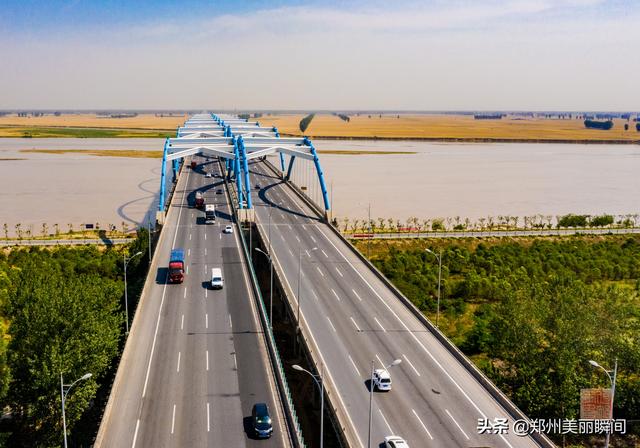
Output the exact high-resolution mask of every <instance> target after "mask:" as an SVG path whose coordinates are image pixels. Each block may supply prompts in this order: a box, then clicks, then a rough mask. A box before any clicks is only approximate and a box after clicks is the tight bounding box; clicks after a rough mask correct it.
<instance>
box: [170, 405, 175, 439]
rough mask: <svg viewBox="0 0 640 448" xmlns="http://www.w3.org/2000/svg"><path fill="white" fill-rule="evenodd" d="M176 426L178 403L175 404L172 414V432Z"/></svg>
mask: <svg viewBox="0 0 640 448" xmlns="http://www.w3.org/2000/svg"><path fill="white" fill-rule="evenodd" d="M175 426H176V404H175V403H174V404H173V415H172V416H171V434H173V430H174V428H175Z"/></svg>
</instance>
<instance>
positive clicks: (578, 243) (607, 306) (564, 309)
mask: <svg viewBox="0 0 640 448" xmlns="http://www.w3.org/2000/svg"><path fill="white" fill-rule="evenodd" d="M355 244H356V246H357V247H358V248H359V249H360V250H361V251H362V253H365V254H366V253H367V246H368V245H370V247H369V250H370V258H371V260H372V262H373V263H374V264H375V265H376V266H377V267H378V269H380V270H381V272H382V273H383V274H384V275H385V276H386V277H387V278H389V279H390V280H391V281H392V282H393V283H394V284H395V285H396V286H397V287H398V288H399V289H400V290H401V291H402V292H403V293H404V294H405V295H406V296H407V297H408V298H409V299H411V301H412V302H413V303H414V304H415V305H416V306H417V307H418V308H419V309H420V310H422V311H423V312H424V313H425V314H426V315H427V316H428V317H429V318H430V319H431V320H432V321H434V322H435V315H436V300H435V299H436V296H437V282H438V262H437V259H436V257H434V256H433V254H430V253H428V252H426V251H425V249H426V248H429V249H430V250H432V251H433V252H436V253H438V252H439V251H440V250H442V251H443V255H442V261H443V267H442V297H441V310H440V312H441V314H440V329H441V330H443V331H444V333H445V334H447V336H449V337H450V338H451V339H452V340H453V342H454V343H456V345H457V346H458V347H459V348H460V349H462V350H463V351H464V353H465V354H467V355H468V356H470V357H471V359H472V360H473V361H474V362H475V363H476V365H478V366H479V367H480V368H481V369H482V370H483V371H484V372H485V374H487V375H488V376H489V377H490V378H491V379H492V380H493V381H494V382H495V383H496V384H497V385H498V387H500V388H501V389H502V390H503V391H504V392H506V393H507V394H508V395H509V397H510V398H511V399H512V400H513V401H514V402H515V403H516V404H517V405H518V406H519V407H520V408H521V409H522V410H523V411H524V412H525V413H526V414H527V415H528V416H529V417H531V418H544V419H549V418H579V413H580V401H579V400H580V389H582V388H588V387H609V383H608V380H607V378H606V376H605V375H604V374H603V372H602V371H597V370H595V369H593V368H591V366H590V365H589V364H588V362H587V361H588V360H590V359H594V360H596V361H597V362H599V363H601V364H602V365H604V366H606V368H613V362H614V359H616V358H617V359H618V381H617V388H616V397H615V408H614V416H615V418H625V419H627V420H628V421H629V422H628V425H627V431H628V432H629V433H630V434H628V435H626V436H620V435H614V436H613V438H612V441H613V442H614V443H615V444H614V445H612V446H616V447H617V446H620V447H623V446H625V447H627V446H628V447H637V446H639V445H638V444H640V437H639V435H640V425H639V424H638V420H637V419H638V416H640V237H638V236H620V235H616V236H612V235H607V236H601V237H595V236H569V237H562V238H560V237H521V238H493V239H491V238H487V239H471V238H466V239H460V240H457V239H456V240H452V239H448V240H429V239H423V240H373V241H356V242H355ZM634 419H635V424H634ZM555 439H556V441H557V442H563V443H564V442H567V443H573V444H578V445H576V446H595V445H593V444H594V443H595V439H589V438H586V437H584V438H579V437H573V438H571V437H568V436H567V438H566V440H563V439H562V438H561V436H560V437H557V436H556V437H555Z"/></svg>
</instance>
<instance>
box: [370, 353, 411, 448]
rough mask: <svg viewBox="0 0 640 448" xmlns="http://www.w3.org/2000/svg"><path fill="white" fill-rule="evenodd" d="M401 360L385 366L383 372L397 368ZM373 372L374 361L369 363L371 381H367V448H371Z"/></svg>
mask: <svg viewBox="0 0 640 448" xmlns="http://www.w3.org/2000/svg"><path fill="white" fill-rule="evenodd" d="M401 362H402V359H396V360H394V361H393V362H392V363H391V364H389V365H388V366H386V367H385V368H384V370H389V369H390V368H391V367H393V366H397V365H398V364H400V363H401ZM374 372H375V361H371V379H370V381H369V435H368V437H367V448H371V420H372V417H373V373H374Z"/></svg>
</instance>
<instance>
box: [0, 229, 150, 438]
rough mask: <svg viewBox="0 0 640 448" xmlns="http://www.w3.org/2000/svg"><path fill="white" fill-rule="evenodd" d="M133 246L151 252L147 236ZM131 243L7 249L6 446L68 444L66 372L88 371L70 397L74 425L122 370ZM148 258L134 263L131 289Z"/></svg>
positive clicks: (3, 265)
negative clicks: (126, 259)
mask: <svg viewBox="0 0 640 448" xmlns="http://www.w3.org/2000/svg"><path fill="white" fill-rule="evenodd" d="M145 232H146V231H145V230H142V231H140V232H139V235H138V239H137V240H136V242H135V243H133V244H132V245H131V247H129V248H128V250H131V251H139V250H143V253H144V254H145V255H146V251H145V250H146V248H147V246H146V244H147V235H146V233H145ZM123 250H124V251H127V249H123V248H107V249H106V250H100V249H98V248H97V247H93V246H91V247H90V246H84V247H74V248H69V247H59V248H55V249H39V248H28V249H24V248H23V249H15V250H12V251H11V252H9V253H8V255H4V254H0V323H1V324H0V405H1V406H2V408H3V409H5V410H8V412H9V414H8V415H9V417H10V418H9V419H8V420H5V422H4V426H3V432H2V434H1V436H2V438H1V439H0V446H2V445H3V444H4V445H5V446H13V447H22V446H24V447H27V446H29V447H32V446H60V445H61V442H62V423H61V422H62V417H61V406H60V404H61V403H60V374H61V373H62V375H63V376H64V378H65V381H67V382H71V381H74V380H75V379H77V378H79V377H81V376H82V375H83V374H85V373H91V374H92V377H91V378H90V379H89V380H87V381H82V382H79V383H78V384H77V385H76V386H75V387H74V389H73V392H72V393H71V395H69V397H68V399H67V403H66V418H67V427H68V429H69V430H70V431H71V432H73V428H74V426H75V424H76V423H77V422H78V420H79V419H80V418H81V417H82V415H83V413H85V411H86V410H87V409H88V408H89V406H90V404H91V403H92V401H93V400H94V399H95V396H96V392H97V391H98V389H99V388H100V387H101V384H102V383H103V382H105V377H107V376H108V375H109V374H110V372H111V373H112V372H113V369H114V368H115V362H114V361H115V359H116V357H117V355H118V352H119V347H120V344H121V342H122V337H123V333H124V331H123V329H124V317H123V316H124V313H123V310H122V308H123V291H124V290H123V281H122V255H123ZM146 267H147V259H146V257H145V258H141V257H137V258H134V259H133V260H132V261H131V262H130V265H129V268H128V272H127V273H128V275H129V278H130V280H131V283H130V284H129V285H130V286H132V285H134V288H131V289H130V291H129V292H130V295H131V296H135V294H131V293H132V292H134V291H135V285H136V283H137V284H139V283H140V282H141V279H142V278H143V277H144V275H143V274H144V272H145V270H146Z"/></svg>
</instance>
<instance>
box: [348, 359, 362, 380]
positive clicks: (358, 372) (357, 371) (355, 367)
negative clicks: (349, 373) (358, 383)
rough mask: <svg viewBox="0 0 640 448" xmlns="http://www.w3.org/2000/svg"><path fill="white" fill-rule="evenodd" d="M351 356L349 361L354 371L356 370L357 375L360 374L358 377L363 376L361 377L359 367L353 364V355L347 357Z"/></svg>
mask: <svg viewBox="0 0 640 448" xmlns="http://www.w3.org/2000/svg"><path fill="white" fill-rule="evenodd" d="M347 356H349V361H351V365H352V366H353V368H354V369H356V373H357V374H358V376H362V375H360V371H359V370H358V366H356V363H355V362H353V358H352V357H351V355H347Z"/></svg>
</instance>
